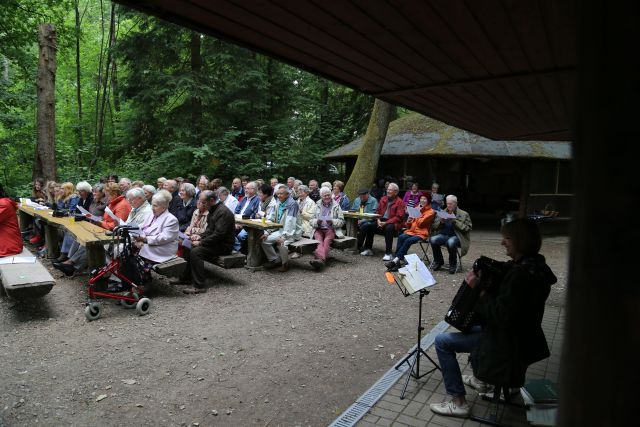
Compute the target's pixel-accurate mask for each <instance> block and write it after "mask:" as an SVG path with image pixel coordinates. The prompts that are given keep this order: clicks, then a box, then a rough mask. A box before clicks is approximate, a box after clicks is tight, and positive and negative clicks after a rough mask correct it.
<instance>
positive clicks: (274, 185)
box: [269, 177, 279, 189]
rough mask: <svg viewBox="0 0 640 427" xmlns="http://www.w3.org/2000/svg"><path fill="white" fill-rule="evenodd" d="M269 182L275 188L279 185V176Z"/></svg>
mask: <svg viewBox="0 0 640 427" xmlns="http://www.w3.org/2000/svg"><path fill="white" fill-rule="evenodd" d="M269 183H270V184H271V188H273V189H275V188H276V185H278V183H279V182H278V178H276V177H273V178H271V180H270V181H269Z"/></svg>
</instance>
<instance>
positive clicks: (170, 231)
mask: <svg viewBox="0 0 640 427" xmlns="http://www.w3.org/2000/svg"><path fill="white" fill-rule="evenodd" d="M171 199H172V197H171V194H170V193H169V192H167V191H158V193H156V194H155V195H154V196H153V198H152V199H151V211H152V213H153V214H152V215H149V216H147V218H146V219H145V221H144V222H143V223H142V225H141V226H140V235H139V236H137V237H136V238H135V241H136V246H138V247H139V248H140V253H139V255H140V256H141V257H142V258H144V259H146V260H149V261H151V262H152V263H159V262H164V261H168V260H170V259H172V258H175V256H176V252H177V251H178V231H179V225H178V219H177V218H176V217H175V216H173V215H172V214H171V213H170V212H169V210H168V208H169V203H171Z"/></svg>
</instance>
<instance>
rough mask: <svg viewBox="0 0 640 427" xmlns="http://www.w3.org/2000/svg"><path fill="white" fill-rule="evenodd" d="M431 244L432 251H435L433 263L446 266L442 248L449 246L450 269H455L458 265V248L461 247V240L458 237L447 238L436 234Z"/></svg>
mask: <svg viewBox="0 0 640 427" xmlns="http://www.w3.org/2000/svg"><path fill="white" fill-rule="evenodd" d="M429 241H430V243H431V249H432V250H433V262H434V263H436V264H440V265H442V264H444V258H442V251H441V250H440V246H442V245H447V250H448V251H449V267H450V268H451V267H454V266H456V265H457V264H458V248H459V247H460V239H458V236H456V235H453V236H447V235H446V234H436V235H435V236H432V237H431V239H430V240H429Z"/></svg>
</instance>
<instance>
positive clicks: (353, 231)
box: [345, 218, 358, 237]
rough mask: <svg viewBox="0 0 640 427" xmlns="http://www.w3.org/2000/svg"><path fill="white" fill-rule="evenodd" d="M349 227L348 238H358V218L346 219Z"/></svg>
mask: <svg viewBox="0 0 640 427" xmlns="http://www.w3.org/2000/svg"><path fill="white" fill-rule="evenodd" d="M345 222H346V225H347V236H351V237H358V220H357V219H356V218H345Z"/></svg>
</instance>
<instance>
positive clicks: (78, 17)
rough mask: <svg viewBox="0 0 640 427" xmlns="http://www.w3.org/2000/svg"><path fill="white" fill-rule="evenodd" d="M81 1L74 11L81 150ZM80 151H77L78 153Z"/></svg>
mask: <svg viewBox="0 0 640 427" xmlns="http://www.w3.org/2000/svg"><path fill="white" fill-rule="evenodd" d="M79 3H80V0H75V4H74V11H75V18H76V27H75V30H76V31H75V36H76V99H77V102H78V116H77V117H78V123H77V124H76V146H77V148H80V147H82V146H83V145H84V143H83V138H82V130H83V125H82V90H81V87H82V85H81V78H80V77H81V71H80V34H81V29H80V7H79ZM78 152H79V151H77V150H76V153H78ZM77 163H79V162H78V157H77V156H76V164H77Z"/></svg>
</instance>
